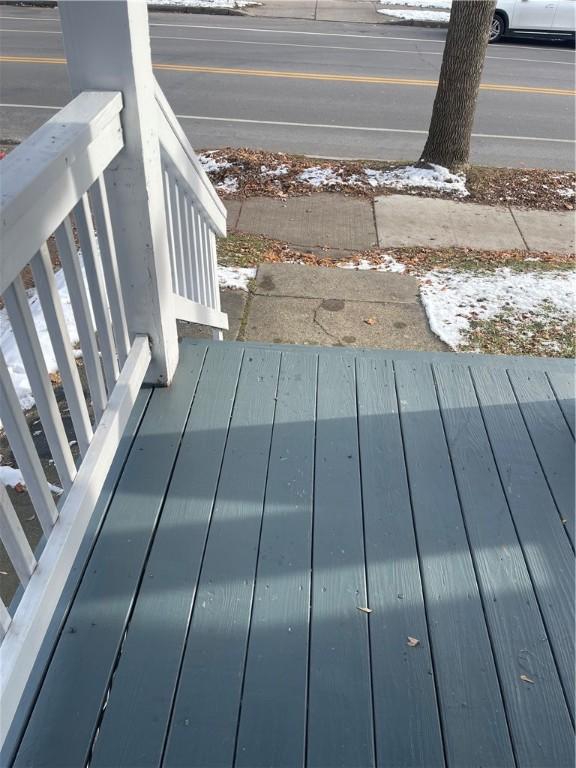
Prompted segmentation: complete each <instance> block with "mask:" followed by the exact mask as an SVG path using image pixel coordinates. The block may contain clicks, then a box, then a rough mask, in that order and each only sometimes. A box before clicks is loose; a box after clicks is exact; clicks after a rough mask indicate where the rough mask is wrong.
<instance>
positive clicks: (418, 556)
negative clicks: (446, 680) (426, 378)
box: [391, 359, 448, 766]
mask: <svg viewBox="0 0 576 768" xmlns="http://www.w3.org/2000/svg"><path fill="white" fill-rule="evenodd" d="M391 363H392V371H393V374H394V391H395V394H396V407H397V409H398V423H399V425H400V439H401V442H402V454H403V460H404V469H405V472H406V481H407V485H408V499H409V502H410V516H411V519H412V530H413V532H414V541H415V544H416V559H417V561H418V573H419V575H420V584H421V586H422V607H423V610H424V619H425V622H426V635H427V639H428V647H429V648H430V663H431V665H432V679H433V681H434V694H435V697H436V713H437V716H438V723H439V728H440V736H441V738H442V751H443V753H444V765H445V766H448V747H447V742H446V738H447V737H446V724H445V722H444V712H443V709H442V702H441V699H440V690H439V687H438V682H437V681H438V670H437V666H436V657H435V653H434V643H433V641H432V635H431V633H430V617H429V614H428V605H427V604H426V588H425V582H424V575H423V570H422V554H421V550H420V540H419V537H418V528H417V526H416V519H415V516H414V500H413V495H412V482H411V479H410V467H409V464H408V457H407V456H406V442H405V438H404V425H403V421H402V411H401V408H400V393H399V392H398V378H397V375H396V364H395V360H394V359H392V360H391Z"/></svg>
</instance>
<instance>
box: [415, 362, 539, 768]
mask: <svg viewBox="0 0 576 768" xmlns="http://www.w3.org/2000/svg"><path fill="white" fill-rule="evenodd" d="M430 367H431V369H432V381H433V382H434V391H435V393H436V401H437V405H438V415H439V416H440V423H441V424H442V433H443V435H444V442H445V443H446V449H447V451H448V459H449V461H450V472H451V474H452V479H453V481H454V488H455V490H456V497H457V499H458V507H459V509H460V519H461V520H462V527H463V530H464V534H465V536H466V543H467V545H468V552H469V554H470V559H471V561H472V569H473V571H474V578H475V580H476V588H477V589H478V597H479V598H480V606H481V608H482V614H483V616H484V625H485V627H486V634H487V636H488V642H489V643H490V652H491V653H492V662H493V664H494V670H495V672H496V678H497V680H498V688H499V690H500V699H501V701H502V708H503V710H504V716H505V718H506V727H507V729H508V738H509V740H510V745H511V747H512V754H513V756H514V762H515V764H516V766H518V767H519V766H520V761H519V758H518V753H517V750H516V744H515V742H514V736H513V730H512V725H511V722H510V713H509V710H508V702H507V700H506V696H505V695H504V686H503V684H502V676H501V673H500V665H499V663H498V657H497V655H496V652H495V647H494V638H493V635H492V627H491V625H490V622H489V620H488V615H487V612H486V605H485V595H484V589H483V587H482V580H481V579H480V578H479V576H478V564H477V562H476V555H475V553H474V547H473V546H472V542H471V540H470V532H469V530H468V523H467V521H466V515H465V514H464V510H463V507H462V496H461V492H460V485H459V484H458V477H457V475H456V472H455V471H454V458H453V455H452V447H451V445H450V440H449V439H448V433H447V431H446V423H445V416H444V409H443V408H442V403H441V398H440V394H439V390H438V381H437V378H436V370H435V366H434V363H431V364H430ZM468 375H470V376H471V374H470V369H469V368H468ZM474 394H475V396H476V392H474ZM476 402H477V404H478V410H480V403H479V401H478V397H477V396H476ZM532 591H533V592H534V587H533V586H532Z"/></svg>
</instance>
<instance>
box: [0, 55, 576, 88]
mask: <svg viewBox="0 0 576 768" xmlns="http://www.w3.org/2000/svg"><path fill="white" fill-rule="evenodd" d="M0 62H7V63H17V64H65V63H66V59H56V58H47V57H42V56H0ZM154 69H159V70H164V71H168V72H193V73H196V74H211V75H236V76H241V77H271V78H283V79H288V80H319V81H322V82H332V83H334V82H335V83H365V84H368V85H415V86H421V87H428V88H436V86H437V85H438V81H437V80H419V79H410V78H402V77H376V76H368V75H366V76H364V75H330V74H323V73H316V72H286V71H276V70H268V69H236V68H232V67H196V66H191V65H188V64H155V65H154ZM480 90H482V91H497V92H503V93H534V94H543V95H549V96H576V90H572V89H568V88H541V87H539V86H532V85H506V84H499V83H482V84H481V85H480Z"/></svg>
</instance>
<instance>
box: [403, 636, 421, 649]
mask: <svg viewBox="0 0 576 768" xmlns="http://www.w3.org/2000/svg"><path fill="white" fill-rule="evenodd" d="M406 645H409V646H410V648H415V647H416V646H417V645H420V640H417V639H416V638H415V637H410V635H408V641H407V643H406Z"/></svg>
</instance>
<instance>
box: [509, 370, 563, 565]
mask: <svg viewBox="0 0 576 768" xmlns="http://www.w3.org/2000/svg"><path fill="white" fill-rule="evenodd" d="M506 378H507V379H508V381H509V382H510V387H511V388H512V392H513V394H514V398H515V400H516V405H517V406H518V410H519V411H520V418H521V419H522V423H523V424H524V428H525V430H526V432H527V434H528V439H529V441H530V444H531V445H532V449H533V450H534V455H535V456H536V461H537V462H538V466H539V467H540V471H541V472H542V476H543V477H544V481H545V483H546V487H547V488H548V492H549V493H550V497H551V498H552V501H553V502H554V506H555V507H556V512H558V517H559V518H560V521H561V522H562V520H563V517H562V512H561V511H560V507H559V506H558V502H557V501H556V496H555V495H554V491H553V490H552V486H551V485H550V481H549V480H548V475H547V474H546V470H545V469H544V465H543V464H542V460H541V458H540V453H539V452H538V449H537V448H536V443H535V442H534V439H533V437H532V432H531V431H530V429H529V427H528V422H527V421H526V416H525V415H524V409H523V408H522V405H521V403H520V400H519V399H518V395H517V393H516V389H515V388H514V382H513V381H512V378H511V376H510V371H509V370H508V368H506ZM546 380H547V381H548V377H546ZM548 383H549V382H548ZM552 394H554V400H555V402H558V401H557V399H556V395H555V393H554V392H553V393H552ZM558 408H559V409H560V412H562V409H561V408H560V405H558ZM562 528H563V529H564V533H565V534H566V537H567V538H568V541H569V542H570V549H571V550H572V552H574V551H575V549H574V542H573V541H572V539H571V538H570V536H569V535H568V530H567V528H566V526H565V525H564V524H563V525H562Z"/></svg>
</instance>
